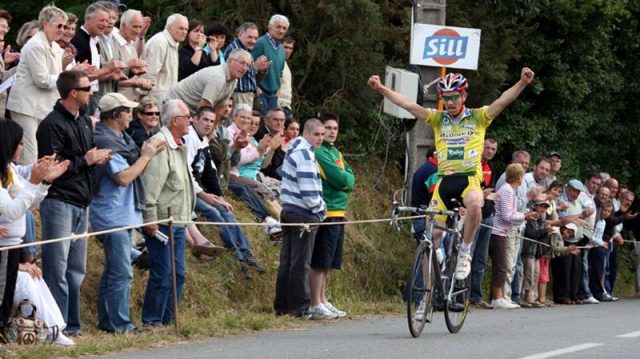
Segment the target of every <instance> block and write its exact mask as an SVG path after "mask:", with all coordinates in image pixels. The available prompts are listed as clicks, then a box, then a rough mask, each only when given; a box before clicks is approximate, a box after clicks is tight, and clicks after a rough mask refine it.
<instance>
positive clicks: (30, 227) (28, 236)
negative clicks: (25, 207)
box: [20, 210, 38, 263]
mask: <svg viewBox="0 0 640 359" xmlns="http://www.w3.org/2000/svg"><path fill="white" fill-rule="evenodd" d="M25 219H26V225H27V228H26V231H25V233H24V237H22V244H27V243H34V244H35V242H36V222H35V220H34V219H33V213H32V212H31V211H30V210H29V211H27V213H26V214H25ZM28 254H33V255H34V256H37V255H38V248H37V247H36V246H35V245H33V246H29V247H24V248H21V249H20V263H24V262H26V257H27V255H28Z"/></svg>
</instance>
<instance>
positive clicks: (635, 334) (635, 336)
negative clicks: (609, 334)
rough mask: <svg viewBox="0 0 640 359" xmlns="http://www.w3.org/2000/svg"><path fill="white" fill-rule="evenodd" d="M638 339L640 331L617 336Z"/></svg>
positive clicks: (617, 336)
mask: <svg viewBox="0 0 640 359" xmlns="http://www.w3.org/2000/svg"><path fill="white" fill-rule="evenodd" d="M637 337H640V331H637V332H631V333H627V334H621V335H616V338H637Z"/></svg>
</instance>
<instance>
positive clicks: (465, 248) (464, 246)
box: [460, 242, 471, 254]
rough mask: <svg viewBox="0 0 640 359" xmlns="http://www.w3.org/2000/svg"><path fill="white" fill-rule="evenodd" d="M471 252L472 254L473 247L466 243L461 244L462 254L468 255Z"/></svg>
mask: <svg viewBox="0 0 640 359" xmlns="http://www.w3.org/2000/svg"><path fill="white" fill-rule="evenodd" d="M469 252H471V245H470V244H467V243H465V242H462V243H461V244H460V253H463V254H468V253H469Z"/></svg>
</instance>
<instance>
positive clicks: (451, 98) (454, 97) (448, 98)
mask: <svg viewBox="0 0 640 359" xmlns="http://www.w3.org/2000/svg"><path fill="white" fill-rule="evenodd" d="M459 98H460V94H455V95H451V96H445V95H442V101H444V102H449V101H453V102H455V101H458V99H459Z"/></svg>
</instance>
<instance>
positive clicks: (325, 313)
mask: <svg viewBox="0 0 640 359" xmlns="http://www.w3.org/2000/svg"><path fill="white" fill-rule="evenodd" d="M337 318H338V315H337V314H336V313H334V312H332V311H330V310H329V309H327V308H326V307H325V306H324V305H323V304H322V303H320V304H318V305H316V306H315V307H311V308H309V319H311V320H320V319H337Z"/></svg>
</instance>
